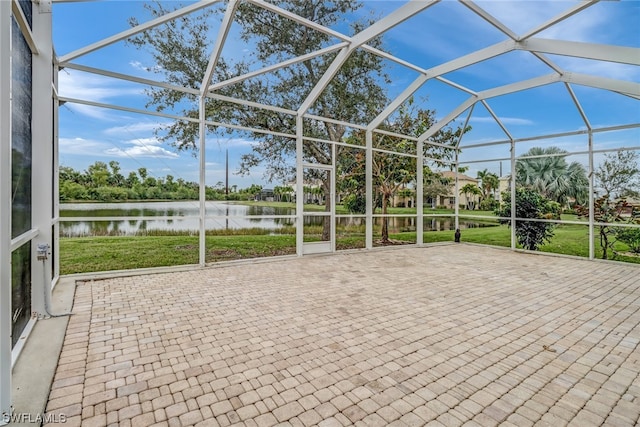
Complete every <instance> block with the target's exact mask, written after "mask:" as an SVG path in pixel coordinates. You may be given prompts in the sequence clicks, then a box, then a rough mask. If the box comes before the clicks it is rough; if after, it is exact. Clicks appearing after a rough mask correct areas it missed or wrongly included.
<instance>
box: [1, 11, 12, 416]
mask: <svg viewBox="0 0 640 427" xmlns="http://www.w3.org/2000/svg"><path fill="white" fill-rule="evenodd" d="M11 19H12V18H11V2H8V1H0V425H3V424H6V423H7V422H8V420H7V419H6V418H5V417H6V416H7V415H9V414H10V411H11Z"/></svg>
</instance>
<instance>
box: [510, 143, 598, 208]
mask: <svg viewBox="0 0 640 427" xmlns="http://www.w3.org/2000/svg"><path fill="white" fill-rule="evenodd" d="M565 153H567V152H566V151H565V150H562V149H560V148H558V147H547V148H541V147H533V148H532V149H530V150H529V151H527V152H526V153H525V154H524V155H523V157H531V158H525V159H521V160H518V163H517V164H516V185H518V186H522V187H526V188H530V189H533V190H535V191H537V192H538V193H540V194H542V195H543V196H545V197H546V198H548V199H550V200H553V201H556V202H558V203H560V204H561V205H562V206H567V205H568V204H569V201H570V199H573V200H574V201H575V202H577V203H583V202H584V201H585V199H586V197H587V196H588V190H589V181H588V180H587V174H586V172H585V169H584V166H582V165H581V164H580V163H578V162H572V163H571V164H568V163H567V160H566V158H565V157H566V156H563V154H565ZM534 156H535V157H534Z"/></svg>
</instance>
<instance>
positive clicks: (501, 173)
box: [500, 162, 502, 178]
mask: <svg viewBox="0 0 640 427" xmlns="http://www.w3.org/2000/svg"><path fill="white" fill-rule="evenodd" d="M500 178H502V162H500Z"/></svg>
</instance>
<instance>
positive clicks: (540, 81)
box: [478, 74, 560, 99]
mask: <svg viewBox="0 0 640 427" xmlns="http://www.w3.org/2000/svg"><path fill="white" fill-rule="evenodd" d="M559 81H560V76H558V75H557V74H547V75H546V76H540V77H534V78H533V79H529V80H523V81H520V82H516V83H511V84H508V85H504V86H499V87H495V88H492V89H487V90H484V91H482V92H478V97H479V98H480V99H490V98H496V97H498V96H502V95H508V94H510V93H514V92H521V91H523V90H527V89H533V88H534V87H538V86H545V85H548V84H551V83H557V82H559Z"/></svg>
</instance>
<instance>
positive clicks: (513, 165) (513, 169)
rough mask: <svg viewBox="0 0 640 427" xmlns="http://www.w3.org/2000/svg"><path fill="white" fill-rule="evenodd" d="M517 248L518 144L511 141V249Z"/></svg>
mask: <svg viewBox="0 0 640 427" xmlns="http://www.w3.org/2000/svg"><path fill="white" fill-rule="evenodd" d="M515 248H516V142H515V141H514V140H513V139H512V140H511V249H515Z"/></svg>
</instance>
